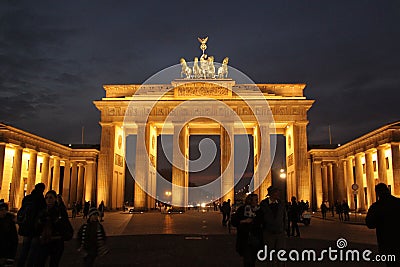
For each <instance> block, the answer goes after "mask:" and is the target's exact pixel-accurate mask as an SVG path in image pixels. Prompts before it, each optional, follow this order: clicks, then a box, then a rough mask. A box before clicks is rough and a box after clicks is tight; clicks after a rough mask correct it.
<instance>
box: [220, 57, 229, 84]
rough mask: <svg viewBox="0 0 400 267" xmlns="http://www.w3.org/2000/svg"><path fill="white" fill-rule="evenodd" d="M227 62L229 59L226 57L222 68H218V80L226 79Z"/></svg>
mask: <svg viewBox="0 0 400 267" xmlns="http://www.w3.org/2000/svg"><path fill="white" fill-rule="evenodd" d="M228 61H229V58H228V57H226V58H224V60H223V61H222V66H221V67H219V68H218V78H219V79H223V78H227V77H228Z"/></svg>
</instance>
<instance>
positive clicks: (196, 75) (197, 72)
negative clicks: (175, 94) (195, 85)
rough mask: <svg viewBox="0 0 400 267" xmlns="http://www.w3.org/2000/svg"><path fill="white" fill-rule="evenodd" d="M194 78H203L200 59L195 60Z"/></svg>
mask: <svg viewBox="0 0 400 267" xmlns="http://www.w3.org/2000/svg"><path fill="white" fill-rule="evenodd" d="M193 77H194V78H195V79H199V78H201V77H202V71H201V68H200V67H199V58H198V57H195V58H194V65H193Z"/></svg>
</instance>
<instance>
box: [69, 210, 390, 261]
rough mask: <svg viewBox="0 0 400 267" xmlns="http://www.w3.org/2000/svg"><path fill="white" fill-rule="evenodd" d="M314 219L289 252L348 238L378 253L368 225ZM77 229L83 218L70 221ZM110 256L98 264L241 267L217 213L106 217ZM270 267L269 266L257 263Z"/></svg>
mask: <svg viewBox="0 0 400 267" xmlns="http://www.w3.org/2000/svg"><path fill="white" fill-rule="evenodd" d="M314 216H315V217H313V218H312V220H311V225H310V226H304V225H302V224H300V231H301V238H290V239H288V248H297V249H299V248H303V249H305V248H313V249H316V250H317V251H318V250H321V249H325V248H328V247H329V246H331V247H332V248H336V241H337V239H338V238H345V239H346V240H347V242H348V246H347V248H349V249H369V250H372V251H373V252H374V253H376V250H377V246H376V239H375V231H374V230H369V229H367V227H366V226H365V225H360V224H351V223H340V222H338V221H336V220H322V219H320V218H318V215H317V214H315V215H314ZM71 221H72V223H73V226H74V228H75V229H76V231H77V229H78V228H79V226H80V225H81V224H82V223H83V222H84V220H83V219H82V217H77V218H75V219H71ZM103 225H104V227H105V230H106V233H107V235H108V239H107V245H108V247H109V249H110V253H109V254H107V255H105V256H103V257H101V258H99V259H98V260H97V262H96V265H97V266H191V267H193V266H242V262H241V258H240V257H239V256H238V254H237V253H236V252H235V231H234V230H233V231H232V232H231V233H229V232H228V229H227V228H226V227H222V226H221V214H220V213H219V212H215V211H209V212H198V211H188V212H186V213H183V214H163V213H159V212H148V213H142V214H141V213H137V214H128V213H122V212H109V213H106V217H105V221H104V223H103ZM65 244H66V245H65V252H64V255H63V258H62V262H61V266H80V265H81V258H80V257H79V255H78V253H77V252H76V248H77V246H78V244H77V242H76V240H71V241H69V242H66V243H65ZM360 264H362V265H363V266H384V265H382V264H376V263H375V264H373V263H372V262H369V263H365V262H363V263H361V262H353V263H343V262H328V261H324V262H323V263H312V264H310V263H309V262H303V263H293V262H289V263H287V266H360ZM257 266H266V263H261V262H259V263H257Z"/></svg>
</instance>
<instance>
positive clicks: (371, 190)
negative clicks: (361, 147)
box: [365, 150, 376, 206]
mask: <svg viewBox="0 0 400 267" xmlns="http://www.w3.org/2000/svg"><path fill="white" fill-rule="evenodd" d="M372 153H373V151H371V150H368V151H366V152H365V175H366V177H367V193H368V196H367V197H368V206H371V204H372V203H374V202H375V201H376V195H375V178H374V164H373V161H372Z"/></svg>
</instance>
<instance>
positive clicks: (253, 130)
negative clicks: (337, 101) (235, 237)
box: [94, 79, 314, 209]
mask: <svg viewBox="0 0 400 267" xmlns="http://www.w3.org/2000/svg"><path fill="white" fill-rule="evenodd" d="M205 82H206V79H200V80H186V79H177V80H174V81H172V83H171V84H146V85H105V86H104V89H105V91H106V97H105V98H102V99H101V100H99V101H94V104H95V105H96V107H97V108H98V109H99V110H100V111H101V121H100V125H101V126H102V133H101V146H100V155H99V170H98V181H97V190H98V191H97V199H98V200H104V203H105V205H106V206H108V207H110V208H113V209H114V208H121V207H122V205H123V203H124V181H125V175H126V173H125V172H126V168H125V167H126V166H125V164H132V163H129V162H128V163H126V162H125V160H124V159H125V158H126V153H127V151H126V140H127V137H128V136H129V135H136V136H137V138H138V139H139V138H143V140H145V141H144V142H142V143H141V142H138V143H137V145H136V151H135V152H134V153H136V162H135V163H134V165H135V166H136V168H135V173H134V174H133V176H134V177H135V179H136V180H135V189H134V206H135V208H153V207H154V204H155V199H154V198H153V197H151V195H155V190H156V187H157V185H156V169H157V168H156V166H157V162H156V161H157V160H156V159H157V144H156V142H157V136H158V135H160V134H161V129H162V128H164V131H166V132H163V134H165V133H166V134H170V135H171V134H172V135H174V136H176V135H180V138H179V141H178V142H179V147H180V149H181V151H180V152H183V154H186V155H188V149H189V142H188V137H189V135H195V134H198V135H209V134H213V135H220V138H221V173H222V170H225V169H228V171H225V173H224V177H222V179H223V181H222V184H221V187H222V188H224V187H227V188H228V187H229V188H231V190H230V191H229V192H228V193H227V194H225V195H223V196H222V199H223V200H225V199H231V200H233V199H234V196H233V194H234V192H233V183H234V167H233V164H232V163H229V164H228V163H227V161H228V160H227V158H228V157H229V155H230V154H232V153H233V152H234V151H233V142H232V141H231V140H230V139H229V138H227V134H226V131H228V130H230V131H232V132H234V133H236V134H243V133H239V132H236V129H237V127H236V125H234V124H230V126H228V128H230V129H226V128H224V127H222V126H221V125H220V124H218V123H217V122H215V121H209V120H201V119H200V120H195V121H191V122H189V123H187V124H185V126H186V127H184V128H182V127H181V126H182V125H180V124H182V123H181V122H179V121H175V122H173V123H170V124H168V125H165V124H164V121H165V120H166V118H167V116H168V115H169V114H170V113H171V112H172V111H173V110H174V109H175V108H176V107H177V106H178V105H180V104H181V103H182V102H184V101H189V100H190V101H193V102H191V103H192V104H191V106H190V108H188V109H187V110H183V111H182V114H184V115H183V117H185V116H186V114H188V115H193V114H196V116H199V117H207V114H213V115H214V116H215V117H217V118H219V119H221V120H224V118H225V117H226V114H225V113H223V112H220V110H219V109H218V108H214V107H212V106H211V107H210V106H207V105H204V104H202V103H201V102H200V100H201V98H204V97H209V98H213V99H217V100H218V101H220V102H223V103H224V104H225V105H226V106H228V107H229V108H230V109H231V110H233V111H234V112H235V113H236V114H237V115H238V116H239V117H240V120H241V121H242V122H243V124H244V125H245V131H246V133H247V134H251V135H253V137H254V148H253V149H254V170H256V172H255V175H254V179H260V181H261V180H263V182H262V183H261V184H260V186H259V187H258V188H255V189H254V191H255V192H256V193H258V194H259V195H260V196H262V197H264V196H265V195H266V194H267V190H266V189H267V188H268V186H270V185H271V173H270V172H269V173H268V174H267V175H266V177H258V176H257V170H258V169H257V168H262V167H263V165H264V164H260V165H258V163H259V161H260V158H259V155H258V152H259V151H260V147H264V148H266V150H267V151H269V149H268V148H269V146H270V143H269V138H263V139H262V140H260V138H259V135H260V133H262V134H265V135H267V136H269V132H270V128H271V127H274V131H275V132H274V133H275V134H282V135H284V136H285V137H286V153H287V185H288V186H287V188H288V194H290V195H297V196H298V197H299V199H309V200H311V196H312V195H311V194H312V192H311V177H310V175H309V169H308V164H307V155H308V154H307V133H306V127H307V124H308V120H307V112H308V110H309V109H310V108H311V106H312V104H313V103H314V100H309V99H306V97H305V96H304V94H303V90H304V88H305V86H306V85H305V84H257V85H247V84H235V81H233V80H232V79H212V80H209V81H208V83H207V84H206V83H205ZM210 84H211V85H210ZM221 84H223V86H221ZM222 87H223V88H222ZM139 88H140V89H142V93H141V94H140V95H139V96H138V95H137V91H138V90H139ZM221 88H222V89H221ZM254 88H257V90H260V92H261V94H262V95H261V98H262V99H260V98H255V97H254V96H252V92H254ZM157 91H164V92H166V93H165V94H164V95H163V96H162V97H161V98H159V99H158V98H157V97H158V96H157V95H154V93H155V92H157ZM232 92H236V94H235V93H232ZM241 92H243V95H247V96H248V98H246V99H245V100H246V101H249V102H254V103H256V105H255V106H257V103H258V102H257V101H259V103H261V100H262V101H265V100H266V101H267V102H268V105H269V108H270V110H271V112H272V115H273V119H274V125H272V126H271V125H269V124H267V123H266V124H263V123H259V122H257V121H256V119H255V117H254V114H253V113H252V112H256V113H260V114H262V113H263V112H264V110H265V109H266V108H268V107H266V106H265V105H263V104H260V105H259V106H257V108H256V109H255V110H251V109H250V108H249V107H248V106H247V105H246V104H245V101H243V99H240V98H238V97H237V94H238V93H241ZM135 94H136V97H133V96H134V95H135ZM154 99H157V103H156V105H155V106H154V107H151V105H150V103H153V102H152V101H153V100H154ZM132 101H133V102H134V103H133V104H132V103H131V102H132ZM196 101H198V102H196ZM146 103H148V104H146ZM220 113H221V114H220ZM127 114H134V115H135V116H137V117H136V118H137V119H136V121H133V122H131V123H130V124H129V125H127V124H126V123H124V119H125V116H126V115H127ZM140 114H143V116H142V117H143V118H142V117H141V116H139V115H140ZM147 115H148V116H147ZM132 116H133V115H132ZM146 116H147V117H146ZM165 129H166V130H165ZM180 129H183V130H182V131H180ZM147 152H148V153H147ZM173 153H174V160H173V161H174V162H173V169H172V177H173V178H172V179H173V180H172V184H173V187H172V202H175V203H179V204H180V206H185V205H186V204H187V191H186V192H185V191H181V192H180V191H178V190H175V189H174V185H180V186H186V185H187V184H188V172H187V171H185V170H180V169H177V168H175V167H174V166H175V164H176V163H177V162H176V161H175V159H176V158H177V157H175V156H176V154H177V153H178V152H177V151H176V150H174V152H173ZM186 158H187V157H186ZM267 160H268V159H266V161H267ZM266 161H263V160H262V158H261V163H264V162H266ZM264 178H265V179H264ZM137 179H141V180H142V181H145V182H144V186H138V183H137ZM142 184H143V183H142ZM143 187H145V188H143ZM147 192H150V194H148V193H147Z"/></svg>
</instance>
